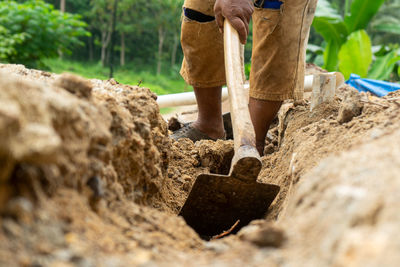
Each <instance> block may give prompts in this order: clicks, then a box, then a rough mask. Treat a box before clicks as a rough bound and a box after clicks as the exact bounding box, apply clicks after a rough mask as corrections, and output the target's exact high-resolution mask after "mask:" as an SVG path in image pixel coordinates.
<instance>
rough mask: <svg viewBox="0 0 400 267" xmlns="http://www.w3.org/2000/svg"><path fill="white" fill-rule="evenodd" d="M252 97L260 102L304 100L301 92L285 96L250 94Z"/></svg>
mask: <svg viewBox="0 0 400 267" xmlns="http://www.w3.org/2000/svg"><path fill="white" fill-rule="evenodd" d="M250 97H251V98H254V99H258V100H266V101H285V100H288V99H294V100H296V101H297V100H301V99H303V93H301V92H294V93H293V92H291V93H285V94H268V93H257V92H250Z"/></svg>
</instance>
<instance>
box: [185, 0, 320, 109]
mask: <svg viewBox="0 0 400 267" xmlns="http://www.w3.org/2000/svg"><path fill="white" fill-rule="evenodd" d="M317 1H318V0H282V2H283V4H282V5H281V8H280V9H268V8H255V11H254V14H253V54H252V60H251V61H252V63H251V72H250V96H251V97H253V98H255V99H261V100H270V101H282V100H286V99H296V100H297V99H302V98H303V91H304V73H305V55H306V47H307V42H308V36H309V30H310V26H311V23H312V20H313V18H314V12H315V9H316V5H317ZM214 4H215V0H185V3H184V7H185V8H190V9H193V10H196V11H198V12H201V13H203V14H205V15H210V16H214V11H213V9H214V8H213V7H214ZM181 44H182V49H183V54H184V59H183V63H182V68H181V75H182V77H183V78H184V79H185V81H186V82H187V83H188V84H190V85H192V86H194V87H200V88H202V87H214V86H222V85H224V84H225V83H226V80H225V66H224V52H223V49H224V48H223V47H224V45H223V35H222V34H221V33H220V32H219V30H218V27H217V25H216V22H215V21H210V22H204V23H200V22H197V21H195V20H190V19H188V18H187V17H185V16H184V18H183V21H182V33H181Z"/></svg>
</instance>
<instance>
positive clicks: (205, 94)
mask: <svg viewBox="0 0 400 267" xmlns="http://www.w3.org/2000/svg"><path fill="white" fill-rule="evenodd" d="M221 90H222V88H221V87H220V86H218V87H209V88H199V87H194V93H195V95H196V99H197V107H198V110H199V112H198V116H197V120H196V121H195V122H193V123H192V126H193V127H194V128H196V129H197V130H199V131H201V132H203V133H205V134H207V135H208V136H209V137H211V138H213V139H219V138H224V137H225V130H224V123H223V121H222V108H221Z"/></svg>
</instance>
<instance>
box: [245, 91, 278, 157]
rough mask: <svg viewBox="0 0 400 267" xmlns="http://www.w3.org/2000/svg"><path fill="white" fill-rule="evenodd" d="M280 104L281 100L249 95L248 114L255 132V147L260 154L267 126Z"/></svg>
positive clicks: (262, 153) (262, 150)
mask: <svg viewBox="0 0 400 267" xmlns="http://www.w3.org/2000/svg"><path fill="white" fill-rule="evenodd" d="M281 105H282V101H268V100H259V99H255V98H252V97H250V102H249V110H250V116H251V120H252V122H253V126H254V130H255V133H256V147H257V150H258V152H259V153H260V155H261V156H263V155H264V146H265V138H266V136H267V133H268V130H269V127H270V126H271V123H272V121H273V120H274V118H275V116H276V114H277V113H278V111H279V109H280V107H281Z"/></svg>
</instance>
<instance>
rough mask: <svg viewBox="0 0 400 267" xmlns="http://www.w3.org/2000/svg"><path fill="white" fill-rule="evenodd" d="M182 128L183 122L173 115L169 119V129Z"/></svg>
mask: <svg viewBox="0 0 400 267" xmlns="http://www.w3.org/2000/svg"><path fill="white" fill-rule="evenodd" d="M180 128H182V123H181V122H180V121H179V120H178V118H176V117H172V118H170V119H169V120H168V130H170V131H173V132H175V131H177V130H179V129H180Z"/></svg>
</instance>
